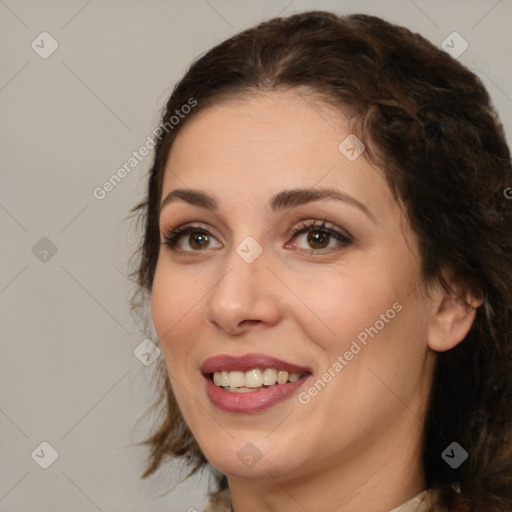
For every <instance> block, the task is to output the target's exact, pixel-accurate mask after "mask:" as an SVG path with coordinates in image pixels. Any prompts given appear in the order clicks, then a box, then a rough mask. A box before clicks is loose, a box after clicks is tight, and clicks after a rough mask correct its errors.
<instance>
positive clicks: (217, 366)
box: [201, 354, 311, 414]
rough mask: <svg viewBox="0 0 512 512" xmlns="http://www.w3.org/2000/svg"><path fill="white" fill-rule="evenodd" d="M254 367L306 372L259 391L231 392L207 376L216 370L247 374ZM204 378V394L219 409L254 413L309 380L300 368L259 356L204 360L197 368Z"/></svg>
mask: <svg viewBox="0 0 512 512" xmlns="http://www.w3.org/2000/svg"><path fill="white" fill-rule="evenodd" d="M254 368H260V369H264V368H275V369H276V370H286V371H287V372H289V373H307V374H308V375H305V376H304V377H302V378H300V379H299V380H297V381H295V382H288V383H287V384H276V385H274V386H269V387H268V388H264V389H261V390H259V391H250V392H248V393H231V392H229V391H225V390H224V389H222V388H221V387H219V386H216V385H215V384H214V383H213V379H212V377H211V375H212V374H213V373H214V372H217V371H222V370H225V371H236V370H238V371H249V370H252V369H254ZM201 372H202V374H203V377H204V379H205V384H206V394H207V395H208V398H209V399H210V401H211V402H212V403H213V404H214V405H215V406H217V407H218V408H219V409H222V410H223V411H227V412H239V413H240V412H241V413H246V414H251V413H252V414H254V413H258V412H261V411H264V410H266V409H268V408H269V407H272V406H273V405H275V404H277V403H279V402H281V401H282V400H285V399H286V398H288V397H289V396H290V395H292V394H293V393H295V391H297V390H298V389H299V388H300V387H302V386H303V384H304V383H305V382H306V381H307V380H309V377H311V370H310V369H309V368H307V367H304V366H298V365H295V364H291V363H287V362H286V361H282V360H281V359H276V358H274V357H270V356H265V355H261V354H247V355H245V356H242V357H234V356H228V355H219V356H215V357H211V358H209V359H207V360H206V361H205V362H204V363H203V365H202V366H201Z"/></svg>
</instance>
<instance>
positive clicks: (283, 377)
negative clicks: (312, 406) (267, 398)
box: [213, 368, 305, 393]
mask: <svg viewBox="0 0 512 512" xmlns="http://www.w3.org/2000/svg"><path fill="white" fill-rule="evenodd" d="M303 375H305V374H304V373H288V372H287V371H286V370H279V371H278V370H276V369H275V368H265V369H264V370H261V369H260V368H254V369H253V370H249V371H248V372H241V371H232V372H227V371H221V372H215V373H214V374H213V382H214V384H215V385H216V386H219V387H223V388H224V389H227V390H228V391H232V392H234V393H246V392H248V391H255V390H256V389H261V387H262V386H273V385H274V384H286V383H287V382H296V381H298V380H299V379H300V378H301V377H302V376H303Z"/></svg>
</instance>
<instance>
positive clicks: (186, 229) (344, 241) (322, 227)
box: [163, 220, 352, 254]
mask: <svg viewBox="0 0 512 512" xmlns="http://www.w3.org/2000/svg"><path fill="white" fill-rule="evenodd" d="M318 222H320V223H318ZM326 224H327V221H326V220H322V221H316V220H315V221H313V222H311V221H305V222H302V223H301V224H300V225H299V226H297V227H296V228H294V229H293V230H292V231H291V233H290V234H289V235H288V236H291V238H296V237H297V236H299V235H302V234H303V233H307V232H309V231H313V232H321V233H326V234H328V235H330V236H332V237H334V238H335V239H336V240H338V242H340V244H341V247H338V248H332V247H331V248H328V249H309V250H308V249H299V250H300V251H306V252H311V253H313V252H315V253H318V252H320V253H321V254H326V253H329V252H334V251H337V250H341V248H343V247H346V246H348V245H350V244H351V243H352V239H351V237H350V236H348V235H346V234H343V233H341V232H340V231H337V230H335V229H333V228H331V227H328V226H327V225H326ZM191 233H199V234H204V235H207V236H208V237H210V236H212V235H211V234H210V233H209V232H208V230H206V229H204V228H202V227H201V226H197V225H185V226H179V227H177V228H176V229H173V230H171V231H169V232H168V233H167V234H165V235H164V242H163V244H164V245H166V246H168V247H169V248H170V249H171V250H172V251H175V252H190V253H194V252H202V251H203V250H208V249H200V250H191V251H181V250H179V249H176V245H177V243H178V242H179V240H180V238H181V237H182V236H184V235H187V234H191Z"/></svg>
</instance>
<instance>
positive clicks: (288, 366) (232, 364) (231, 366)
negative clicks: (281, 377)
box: [201, 354, 311, 375]
mask: <svg viewBox="0 0 512 512" xmlns="http://www.w3.org/2000/svg"><path fill="white" fill-rule="evenodd" d="M255 368H275V369H276V370H286V371H287V372H288V373H311V369H310V368H308V367H306V366H299V365H297V364H293V363H289V362H287V361H283V360H282V359H277V358H275V357H271V356H267V355H265V354H246V355H244V356H230V355H227V354H220V355H217V356H213V357H209V358H208V359H207V360H206V361H205V362H204V363H203V364H202V366H201V373H203V374H204V375H208V374H211V373H214V372H220V371H228V372H229V371H242V372H247V371H249V370H253V369H255Z"/></svg>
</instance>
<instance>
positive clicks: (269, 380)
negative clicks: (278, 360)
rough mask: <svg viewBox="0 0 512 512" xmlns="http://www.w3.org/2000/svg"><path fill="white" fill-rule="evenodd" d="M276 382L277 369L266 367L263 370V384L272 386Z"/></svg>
mask: <svg viewBox="0 0 512 512" xmlns="http://www.w3.org/2000/svg"><path fill="white" fill-rule="evenodd" d="M276 382H277V370H274V368H267V369H266V370H265V371H264V372H263V384H265V386H273V385H274V384H275V383H276Z"/></svg>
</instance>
